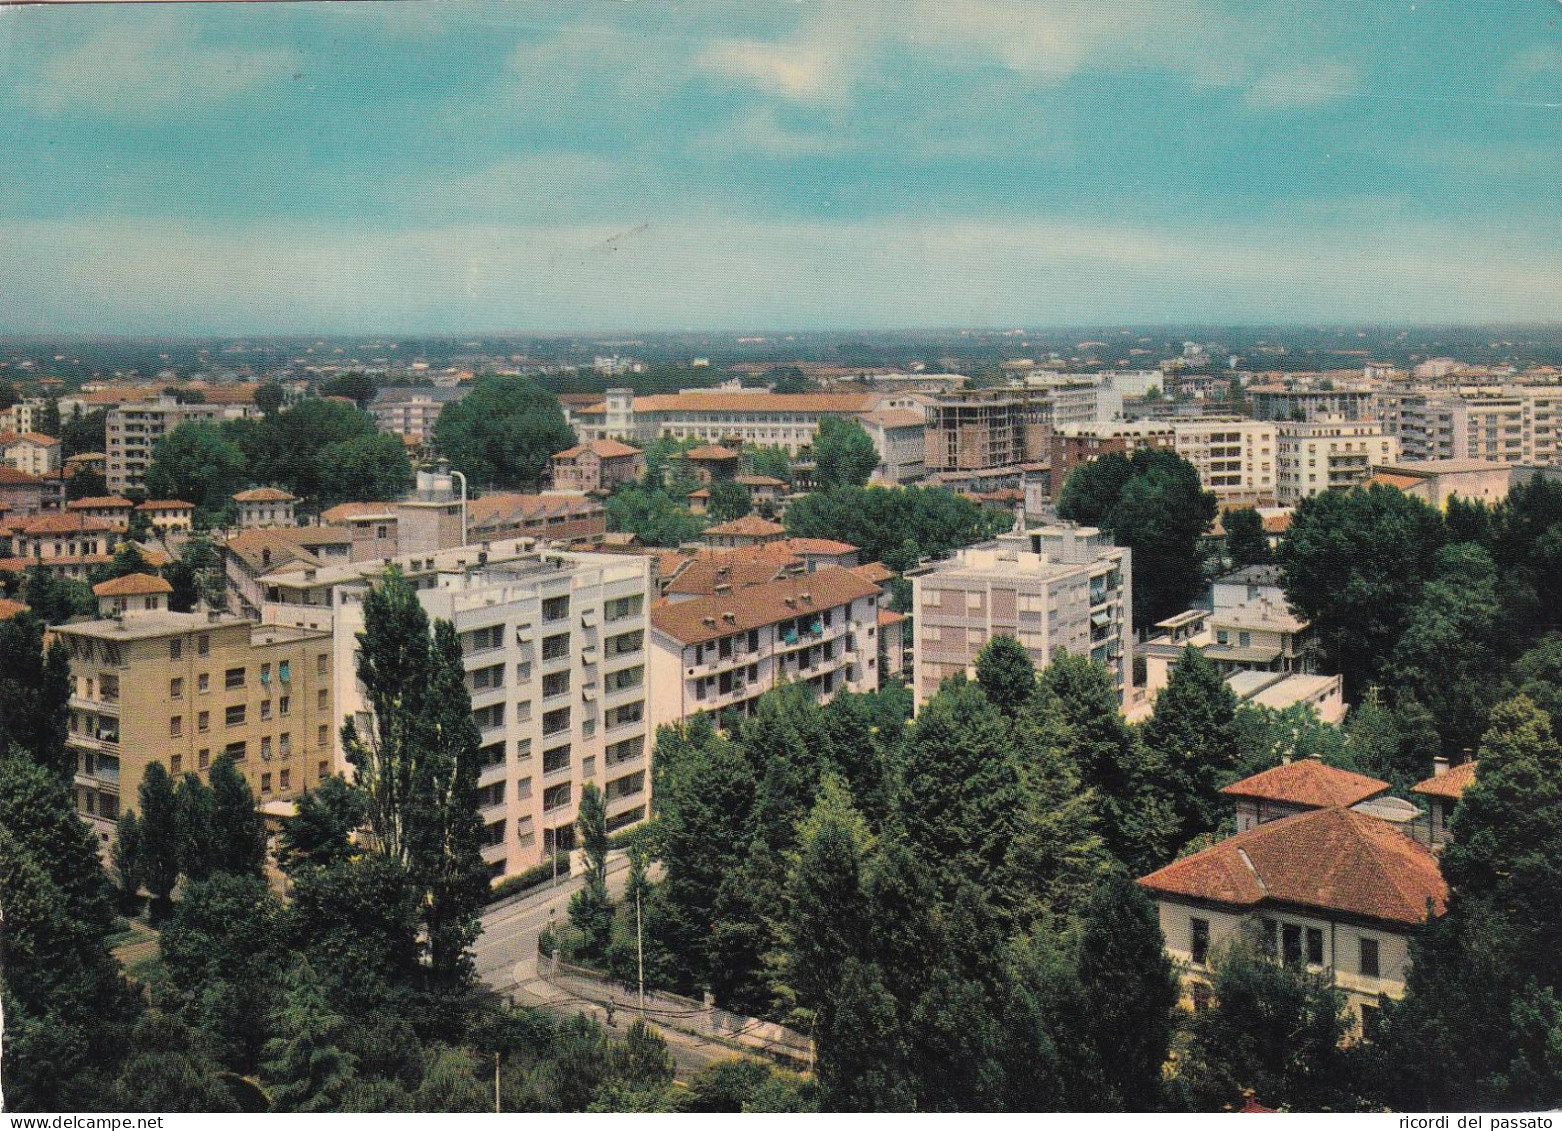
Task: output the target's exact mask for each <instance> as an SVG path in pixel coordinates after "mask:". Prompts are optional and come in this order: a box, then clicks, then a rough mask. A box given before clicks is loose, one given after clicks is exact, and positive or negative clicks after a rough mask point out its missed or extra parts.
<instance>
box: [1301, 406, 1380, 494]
mask: <svg viewBox="0 0 1562 1131" xmlns="http://www.w3.org/2000/svg"><path fill="white" fill-rule="evenodd" d="M1277 429H1278V434H1277V437H1276V466H1277V467H1278V469H1279V470H1278V473H1277V476H1276V483H1275V496H1276V498H1277V499H1278V500H1279V502H1280V504H1281V505H1282V506H1291V505H1294V504H1295V503H1296V502H1298V501H1299V500H1301V499H1307V498H1311V497H1312V496H1314V495H1319V494H1322V493H1323V492H1325V491H1329V490H1333V489H1335V488H1350V487H1359V486H1361V485H1362V484H1364V483H1365V482H1366V481H1367V480H1368V479H1369V478H1371V476H1372V469H1373V467H1376V466H1381V465H1383V464H1389V463H1393V462H1394V461H1395V460H1397V459H1398V458H1399V441H1398V440H1396V439H1395V438H1394V437H1392V436H1386V435H1384V433H1383V427H1382V425H1379V424H1376V423H1373V422H1370V421H1364V420H1344V419H1341V418H1337V417H1335V418H1329V417H1324V418H1320V419H1317V420H1312V421H1289V422H1284V423H1281V424H1279V425H1277Z"/></svg>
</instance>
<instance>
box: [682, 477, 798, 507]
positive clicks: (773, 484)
mask: <svg viewBox="0 0 1562 1131" xmlns="http://www.w3.org/2000/svg"><path fill="white" fill-rule="evenodd" d="M736 482H737V484H738V486H740V487H744V488H746V489H747V490H748V498H749V502H750V503H752V504H753V505H754V506H755V507H776V506H778V505H780V503H781V501H782V499H784V498H785V496H786V481H785V480H782V479H777V478H775V477H774V476H773V475H739V476H738V477H737V480H736ZM696 493H698V492H696Z"/></svg>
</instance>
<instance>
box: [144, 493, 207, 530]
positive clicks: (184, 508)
mask: <svg viewBox="0 0 1562 1131" xmlns="http://www.w3.org/2000/svg"><path fill="white" fill-rule="evenodd" d="M136 510H137V511H138V512H139V513H141V514H144V515H146V520H147V522H149V523H150V524H151V526H152V529H153V530H156V531H158V532H159V533H167V532H169V531H173V530H190V529H193V528H194V526H195V504H194V503H187V502H185V501H184V500H183V499H148V500H147V501H146V502H144V503H142V504H141V505H140V506H138V507H137V508H136Z"/></svg>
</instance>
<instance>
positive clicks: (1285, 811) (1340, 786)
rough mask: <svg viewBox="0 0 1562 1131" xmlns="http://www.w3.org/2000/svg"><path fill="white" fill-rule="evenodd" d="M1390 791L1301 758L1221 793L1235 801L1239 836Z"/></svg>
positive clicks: (1384, 784)
mask: <svg viewBox="0 0 1562 1131" xmlns="http://www.w3.org/2000/svg"><path fill="white" fill-rule="evenodd" d="M1388 790H1389V783H1388V782H1386V781H1378V779H1377V778H1369V777H1367V776H1366V775H1364V774H1356V773H1352V772H1351V771H1349V770H1341V769H1339V768H1337V767H1335V766H1326V765H1324V764H1323V763H1322V762H1320V761H1318V760H1317V759H1315V758H1302V759H1299V760H1297V761H1295V762H1287V763H1285V764H1284V765H1280V766H1276V767H1275V768H1274V769H1272V770H1265V771H1264V772H1263V773H1260V774H1254V775H1253V776H1252V777H1249V778H1243V779H1242V780H1241V781H1239V782H1233V783H1232V784H1231V785H1228V786H1226V787H1225V788H1223V789H1222V790H1221V791H1220V792H1221V793H1223V794H1225V795H1226V796H1227V797H1233V798H1235V799H1236V803H1237V832H1239V833H1243V832H1246V831H1247V830H1248V829H1251V828H1255V827H1257V826H1258V825H1262V824H1267V823H1268V822H1270V821H1277V820H1280V819H1282V818H1285V817H1294V816H1296V815H1297V814H1299V813H1306V812H1310V811H1311V810H1313V809H1329V808H1334V807H1336V806H1345V807H1349V806H1352V805H1356V804H1359V803H1361V802H1364V801H1370V800H1372V799H1373V798H1376V797H1381V796H1383V795H1384V794H1386V793H1387V792H1388Z"/></svg>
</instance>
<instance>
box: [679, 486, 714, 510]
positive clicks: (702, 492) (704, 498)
mask: <svg viewBox="0 0 1562 1131" xmlns="http://www.w3.org/2000/svg"><path fill="white" fill-rule="evenodd" d="M684 505H685V506H687V507H688V508H689V513H690V514H704V513H705V512H706V511H708V510H710V488H708V487H701V488H700V489H699V490H698V491H690V492H689V493H688V495H686V496H685V497H684Z"/></svg>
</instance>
